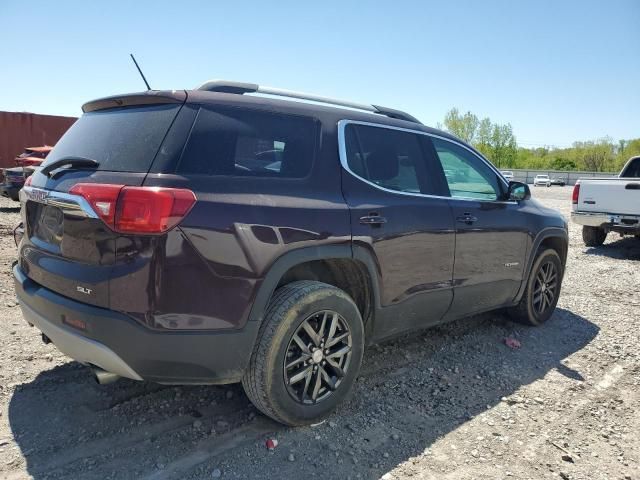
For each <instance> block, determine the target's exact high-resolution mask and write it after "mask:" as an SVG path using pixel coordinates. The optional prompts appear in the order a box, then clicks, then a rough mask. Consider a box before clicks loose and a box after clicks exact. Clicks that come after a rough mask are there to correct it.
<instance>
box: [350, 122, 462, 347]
mask: <svg viewBox="0 0 640 480" xmlns="http://www.w3.org/2000/svg"><path fill="white" fill-rule="evenodd" d="M340 137H341V161H342V164H343V166H344V169H343V174H342V188H343V193H344V196H345V199H346V201H347V204H348V205H349V208H350V213H351V225H352V235H353V242H354V246H355V248H363V249H366V250H368V251H369V252H370V253H371V255H372V257H373V258H374V259H376V261H377V262H378V265H377V267H378V274H379V278H378V284H379V286H380V299H379V300H380V305H379V306H378V308H377V310H376V316H375V322H376V323H375V325H374V337H375V339H380V338H383V337H388V336H391V335H395V334H398V333H402V332H404V331H407V330H410V329H413V328H421V327H425V326H428V325H432V324H434V323H437V322H439V321H440V320H441V319H442V318H443V316H444V314H445V313H446V312H447V310H448V309H449V306H450V304H451V300H452V298H453V294H452V288H451V281H452V274H453V260H454V249H455V241H454V240H455V239H454V235H455V232H454V224H453V218H452V216H451V208H450V206H449V204H448V200H447V199H446V198H437V197H430V196H429V194H431V193H433V192H434V191H436V188H437V187H436V185H437V184H436V183H434V182H435V180H436V178H434V177H436V176H435V175H433V174H432V173H431V171H430V168H429V165H428V161H427V156H426V155H425V148H424V146H425V143H424V142H427V141H428V140H426V137H425V136H424V135H422V134H420V133H412V132H411V131H405V130H401V129H394V128H393V127H385V126H383V125H380V126H373V125H363V124H359V123H358V122H344V121H343V122H341V124H340Z"/></svg>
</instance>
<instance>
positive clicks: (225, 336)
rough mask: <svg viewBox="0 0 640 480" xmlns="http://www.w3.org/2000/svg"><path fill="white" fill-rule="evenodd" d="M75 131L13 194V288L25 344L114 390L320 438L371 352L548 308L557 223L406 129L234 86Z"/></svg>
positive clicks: (107, 113)
mask: <svg viewBox="0 0 640 480" xmlns="http://www.w3.org/2000/svg"><path fill="white" fill-rule="evenodd" d="M265 93H266V94H270V95H271V96H269V97H265V96H264V95H260V94H265ZM274 95H279V96H281V97H283V96H284V97H294V98H297V99H299V100H303V101H290V100H282V99H275V98H274ZM306 100H311V101H313V103H311V102H308V101H306ZM322 103H324V104H334V105H339V106H342V107H350V108H338V107H336V106H328V105H322ZM83 111H84V112H85V113H84V115H83V116H82V117H81V118H80V119H79V120H78V121H77V122H76V123H75V124H74V125H73V126H72V127H71V128H70V129H69V131H68V132H67V133H66V134H65V135H64V137H63V138H62V139H61V140H60V141H59V143H58V144H57V145H56V147H55V149H54V150H53V151H52V152H51V153H50V154H49V156H48V158H47V160H46V162H45V163H44V164H43V168H42V169H41V170H40V171H39V172H37V173H35V174H34V175H33V176H32V177H31V180H30V182H28V183H30V184H29V185H27V186H26V187H25V188H24V189H23V190H22V193H21V202H22V220H23V224H22V227H21V228H19V229H18V230H17V233H18V235H17V241H18V246H19V260H18V262H17V264H16V265H15V267H14V271H13V273H14V276H15V284H16V292H17V295H18V298H19V301H20V306H21V307H22V310H23V313H24V316H25V319H26V320H27V322H29V323H30V324H32V325H35V326H36V327H37V328H38V329H39V330H41V331H42V334H43V339H44V340H45V341H46V342H49V341H51V342H53V343H54V344H55V345H56V346H57V347H58V348H59V349H60V350H61V351H63V352H65V353H66V354H68V355H69V356H70V357H72V358H74V359H76V360H78V361H79V362H82V363H85V364H87V365H90V366H91V367H92V368H93V369H94V372H95V373H96V376H97V377H98V379H99V380H101V381H102V382H106V381H109V380H111V379H115V378H117V377H128V378H132V379H136V380H149V381H153V382H159V383H163V384H222V383H231V382H240V381H241V382H242V384H243V385H244V388H245V391H246V393H247V395H248V396H249V398H250V399H251V401H252V402H253V403H254V404H255V405H256V406H257V407H258V408H259V409H260V410H261V411H263V412H264V413H265V414H267V415H269V416H271V417H273V418H275V419H276V420H278V421H280V422H283V423H286V424H289V425H301V424H308V423H312V422H317V421H319V420H320V419H322V418H323V417H325V416H326V415H328V414H329V413H330V412H331V411H332V410H333V409H334V408H335V407H336V405H337V404H338V403H339V402H340V401H342V400H343V399H344V398H345V397H347V396H348V394H349V391H350V390H351V387H352V385H353V382H354V380H355V378H356V376H357V375H358V370H359V368H360V364H361V360H362V353H363V349H364V346H365V345H367V344H371V343H374V342H378V341H380V340H382V339H385V338H389V337H392V336H395V335H398V334H403V333H406V332H408V331H411V330H416V329H421V328H424V327H428V326H431V325H434V324H437V323H441V322H445V321H449V320H453V319H457V318H460V317H463V316H467V315H470V314H475V313H478V312H484V311H488V310H494V309H499V308H507V309H509V311H510V312H512V314H513V316H514V318H515V319H516V320H520V321H523V322H525V323H528V324H531V325H539V324H541V323H543V322H545V321H546V320H547V319H548V318H549V317H550V316H551V314H552V313H553V310H554V308H555V306H556V302H557V301H558V296H559V294H560V285H561V281H562V277H563V273H564V265H565V258H566V253H567V225H566V222H565V220H564V219H563V218H562V216H561V215H559V214H558V213H556V212H555V211H552V210H548V209H546V208H544V207H542V206H541V205H540V204H539V203H537V202H536V201H534V200H532V199H531V198H530V194H529V190H528V187H527V186H526V185H524V184H521V183H517V182H511V183H507V182H506V181H505V180H504V179H503V177H502V176H501V175H500V173H499V172H498V171H497V170H496V169H495V168H494V167H493V165H491V164H490V163H489V162H488V161H487V160H486V159H485V158H483V157H482V155H480V154H479V153H478V152H477V151H475V150H474V149H473V148H472V147H470V146H469V145H467V144H465V143H464V142H462V141H460V140H459V139H457V138H455V137H453V136H451V135H449V134H447V133H444V132H441V131H438V130H434V129H431V128H428V127H425V126H423V125H422V124H421V123H420V122H419V121H417V120H416V119H415V118H413V117H412V116H410V115H408V114H406V113H403V112H400V111H396V110H392V109H388V108H384V107H380V106H374V105H359V104H353V103H350V102H340V101H337V100H333V99H326V98H321V97H316V96H311V95H309V96H306V95H303V94H300V93H296V92H288V91H284V90H278V89H268V88H265V87H260V86H258V85H253V84H241V83H233V82H208V83H206V84H204V85H203V86H202V87H201V88H200V89H198V90H193V91H171V92H169V91H149V92H145V93H136V94H130V95H122V96H118V97H110V98H105V99H101V100H96V101H93V102H89V103H87V104H85V105H84V106H83Z"/></svg>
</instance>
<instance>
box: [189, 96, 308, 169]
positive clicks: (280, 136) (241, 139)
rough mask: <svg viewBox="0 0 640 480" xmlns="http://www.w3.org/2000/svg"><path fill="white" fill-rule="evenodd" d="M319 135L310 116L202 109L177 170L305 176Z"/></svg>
mask: <svg viewBox="0 0 640 480" xmlns="http://www.w3.org/2000/svg"><path fill="white" fill-rule="evenodd" d="M316 137H317V126H316V122H315V121H314V120H313V119H311V118H307V117H299V116H292V115H281V114H275V113H270V112H262V111H257V110H248V109H239V108H222V107H219V108H216V109H215V110H214V109H209V108H205V107H202V108H201V109H200V111H199V112H198V116H197V118H196V121H195V124H194V125H193V128H192V131H191V134H190V135H189V139H188V140H187V144H186V146H185V150H184V153H183V154H182V158H181V160H180V164H179V166H178V173H181V174H199V175H230V176H246V177H279V178H302V177H305V176H307V175H308V174H309V172H310V170H311V164H312V161H313V157H314V152H315V147H316Z"/></svg>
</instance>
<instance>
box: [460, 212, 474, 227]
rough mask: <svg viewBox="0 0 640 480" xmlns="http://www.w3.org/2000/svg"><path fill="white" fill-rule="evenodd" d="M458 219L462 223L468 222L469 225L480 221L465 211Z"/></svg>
mask: <svg viewBox="0 0 640 480" xmlns="http://www.w3.org/2000/svg"><path fill="white" fill-rule="evenodd" d="M456 220H458V222H460V223H466V224H467V225H471V224H473V223H475V222H477V221H478V219H477V218H476V217H474V216H473V215H471V214H470V213H463V214H462V215H460V216H459V217H457V218H456Z"/></svg>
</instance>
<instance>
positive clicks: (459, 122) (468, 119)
mask: <svg viewBox="0 0 640 480" xmlns="http://www.w3.org/2000/svg"><path fill="white" fill-rule="evenodd" d="M478 124H479V121H478V117H476V116H475V115H474V114H473V113H471V112H467V113H465V114H464V115H461V114H460V112H459V111H458V109H457V108H452V109H451V110H449V111H448V112H447V114H446V115H445V117H444V126H445V127H446V129H447V131H449V132H451V133H453V134H454V135H456V136H457V137H460V138H461V139H462V140H464V141H465V142H467V143H473V140H474V137H475V135H476V131H477V130H478Z"/></svg>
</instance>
